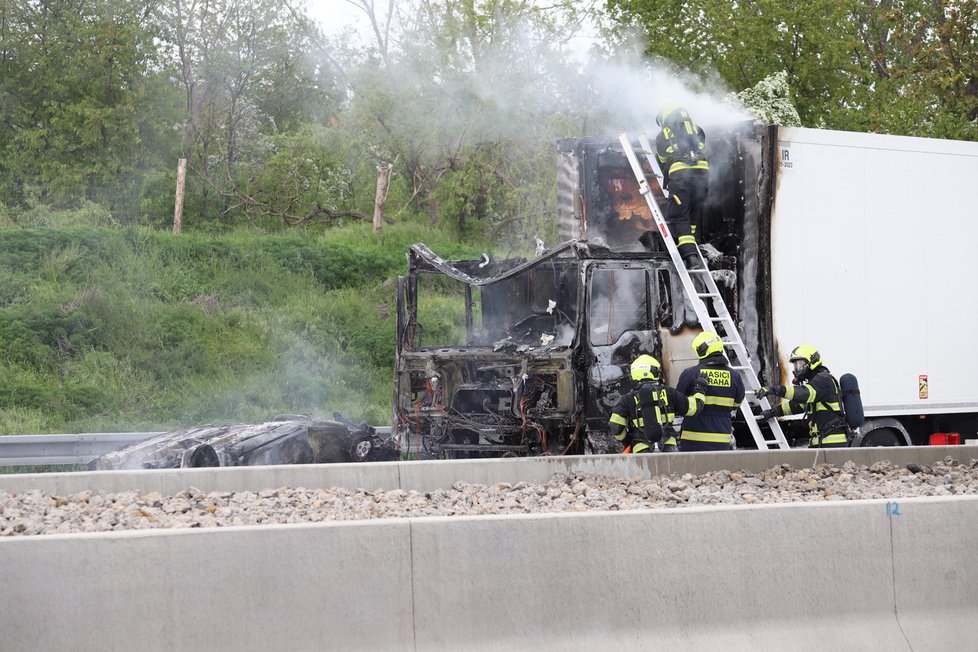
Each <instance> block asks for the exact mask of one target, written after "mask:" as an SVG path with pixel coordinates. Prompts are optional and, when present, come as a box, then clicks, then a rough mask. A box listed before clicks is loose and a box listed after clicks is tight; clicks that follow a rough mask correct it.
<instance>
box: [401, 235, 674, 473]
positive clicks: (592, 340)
mask: <svg viewBox="0 0 978 652" xmlns="http://www.w3.org/2000/svg"><path fill="white" fill-rule="evenodd" d="M480 265H481V267H480ZM408 268H409V269H408V274H407V276H405V277H401V278H400V279H399V285H398V315H397V321H398V327H397V328H398V345H397V356H396V372H395V373H396V381H395V400H394V404H395V415H394V422H395V427H396V431H397V432H398V434H400V436H401V437H402V440H403V439H405V438H406V441H407V447H408V448H409V450H411V451H412V452H416V453H417V454H418V455H419V456H421V457H426V458H427V457H450V458H453V457H482V456H497V455H540V454H580V453H584V452H614V451H615V442H614V441H613V440H611V441H609V440H608V438H607V437H606V436H605V435H604V433H605V431H606V430H607V424H608V417H609V415H610V413H611V410H612V409H613V408H614V406H615V404H616V403H617V401H618V399H619V398H620V396H621V394H622V393H623V392H625V391H628V389H629V388H630V378H629V373H628V369H629V365H630V363H631V361H632V360H633V359H634V358H635V357H637V356H638V355H640V354H642V353H652V354H654V355H658V356H660V357H661V355H662V336H661V335H660V333H659V329H660V328H662V327H663V326H665V327H668V325H670V324H671V323H673V320H674V314H675V313H674V304H675V301H676V298H677V297H679V296H680V294H681V291H680V289H679V287H678V281H677V280H676V279H675V278H674V276H675V274H674V272H673V271H671V269H670V267H669V263H668V259H667V257H666V256H664V255H663V254H661V253H653V252H634V253H621V252H617V251H613V250H611V249H609V248H607V247H605V246H603V245H601V244H599V243H586V242H580V241H571V242H567V243H564V244H562V245H560V246H558V247H556V248H554V249H553V250H551V251H549V252H547V253H546V254H545V255H543V256H540V257H538V258H536V259H534V260H532V261H523V260H507V261H501V262H499V263H494V262H493V261H491V260H489V259H488V257H486V258H484V259H483V260H482V261H481V262H480V261H453V262H449V261H445V260H442V259H441V258H439V257H438V256H437V255H435V254H434V253H433V252H431V251H430V250H429V249H427V247H425V246H424V245H415V246H413V247H411V252H410V254H409V264H408ZM680 302H681V299H680ZM446 323H447V324H450V325H454V328H452V327H448V328H446V327H445V324H446Z"/></svg>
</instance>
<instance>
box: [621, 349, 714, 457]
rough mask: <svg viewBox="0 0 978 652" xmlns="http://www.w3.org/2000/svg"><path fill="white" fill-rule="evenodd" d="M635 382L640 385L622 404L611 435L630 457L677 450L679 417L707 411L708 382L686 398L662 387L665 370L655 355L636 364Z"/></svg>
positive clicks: (633, 369)
mask: <svg viewBox="0 0 978 652" xmlns="http://www.w3.org/2000/svg"><path fill="white" fill-rule="evenodd" d="M631 372H632V380H634V381H635V382H636V383H637V385H636V387H635V389H633V390H632V391H630V392H628V393H626V394H625V395H624V396H622V397H621V400H619V401H618V405H617V406H615V409H614V411H613V412H612V413H611V418H610V419H609V420H608V421H609V431H610V432H611V434H612V435H613V436H614V437H615V439H617V440H618V441H620V442H622V443H623V444H624V445H625V452H626V453H651V452H653V451H654V450H655V446H656V444H658V445H659V450H661V451H666V452H671V451H675V450H676V431H675V429H674V428H673V427H672V422H673V421H674V420H675V418H676V415H677V414H680V415H684V416H691V415H694V414H696V413H697V412H699V411H700V410H701V409H703V402H704V400H705V396H704V392H705V391H706V380H705V379H700V380H698V381H696V382H694V383H693V384H692V387H691V395H690V396H688V397H687V396H686V395H685V394H681V393H679V392H677V391H676V390H675V389H673V388H672V387H667V386H666V385H665V384H664V383H662V366H661V365H660V364H659V361H658V360H656V359H655V358H653V357H652V356H651V355H640V356H638V357H637V358H635V361H634V362H632V367H631Z"/></svg>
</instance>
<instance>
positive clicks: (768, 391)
mask: <svg viewBox="0 0 978 652" xmlns="http://www.w3.org/2000/svg"><path fill="white" fill-rule="evenodd" d="M784 395H785V389H784V385H773V386H771V387H758V388H757V389H756V390H755V391H754V396H755V397H756V398H757V400H761V399H762V398H764V397H766V396H771V397H774V396H777V397H783V396H784Z"/></svg>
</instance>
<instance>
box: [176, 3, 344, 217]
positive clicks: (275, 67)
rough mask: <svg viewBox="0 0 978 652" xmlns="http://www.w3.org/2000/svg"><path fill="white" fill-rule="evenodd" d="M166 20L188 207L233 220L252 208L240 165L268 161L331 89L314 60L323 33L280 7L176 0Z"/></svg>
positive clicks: (296, 13) (286, 6) (292, 9)
mask: <svg viewBox="0 0 978 652" xmlns="http://www.w3.org/2000/svg"><path fill="white" fill-rule="evenodd" d="M160 16H161V21H160V24H161V29H162V33H163V37H164V39H165V43H166V44H167V45H169V46H170V47H171V51H172V54H173V57H174V61H175V63H176V68H177V70H178V71H179V79H180V84H181V86H182V89H183V94H184V98H185V119H184V133H183V153H184V156H185V157H186V158H187V159H188V162H189V169H190V172H191V174H192V175H193V177H194V190H195V191H196V192H195V193H193V194H191V197H190V198H189V199H188V201H189V203H190V204H191V205H192V206H194V208H195V209H196V210H198V211H202V212H204V213H205V214H209V215H213V214H214V213H215V211H216V212H217V214H219V215H220V216H221V217H222V218H223V219H224V220H225V221H230V220H232V218H233V216H234V214H235V212H236V211H238V209H239V208H240V207H241V206H242V205H243V204H248V198H247V197H244V196H242V195H241V193H240V192H239V189H240V188H239V184H240V179H239V176H240V171H241V167H242V166H249V165H254V164H255V163H256V162H259V161H261V160H263V159H264V158H265V157H266V156H267V155H268V153H269V151H270V150H271V149H272V148H273V147H274V143H273V142H272V141H271V140H270V138H271V137H272V136H274V135H275V134H277V133H279V132H280V131H281V130H286V129H289V128H294V127H296V126H297V125H300V124H301V123H302V122H304V121H305V120H306V119H307V114H306V111H307V110H309V109H310V108H312V107H315V106H317V105H319V104H320V100H321V99H322V93H323V91H324V86H328V85H329V77H328V75H327V76H324V75H323V74H322V72H323V71H322V69H321V68H317V67H315V66H313V65H311V62H310V61H309V60H308V59H307V57H306V53H307V52H308V51H309V50H310V49H312V48H313V46H314V44H315V43H316V42H317V38H318V35H317V33H316V31H315V30H314V28H313V26H312V25H311V23H310V22H309V20H308V19H307V18H306V17H305V16H304V15H303V14H302V13H301V12H299V11H297V9H296V8H295V7H294V6H293V5H292V3H289V2H286V3H281V2H279V1H278V0H258V1H253V2H252V1H244V0H171V1H170V2H167V3H164V5H163V6H162V7H161V11H160ZM323 104H325V103H323ZM195 201H196V202H198V203H196V204H195V203H194V202H195ZM238 212H240V211H238Z"/></svg>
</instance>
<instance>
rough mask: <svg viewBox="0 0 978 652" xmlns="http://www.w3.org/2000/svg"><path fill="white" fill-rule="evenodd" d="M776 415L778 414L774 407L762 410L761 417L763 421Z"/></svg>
mask: <svg viewBox="0 0 978 652" xmlns="http://www.w3.org/2000/svg"><path fill="white" fill-rule="evenodd" d="M775 416H776V415H775V414H774V409H773V408H772V409H770V410H764V411H763V412H761V417H760V418H761V420H762V421H768V420H769V419H773V418H774V417H775Z"/></svg>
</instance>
